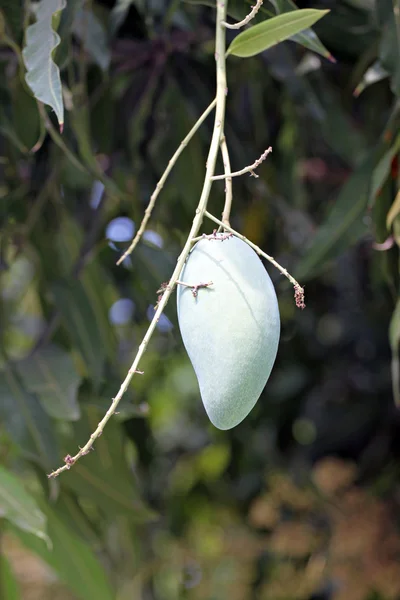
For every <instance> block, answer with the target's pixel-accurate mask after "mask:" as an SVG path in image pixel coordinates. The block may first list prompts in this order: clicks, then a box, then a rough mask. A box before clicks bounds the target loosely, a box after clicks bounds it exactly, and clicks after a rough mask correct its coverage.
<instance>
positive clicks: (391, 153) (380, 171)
mask: <svg viewBox="0 0 400 600" xmlns="http://www.w3.org/2000/svg"><path fill="white" fill-rule="evenodd" d="M399 150H400V135H398V136H397V138H396V140H395V142H394V144H393V146H391V147H390V148H389V150H388V151H387V152H385V154H384V155H383V156H382V158H381V159H380V161H379V162H378V164H377V165H376V167H375V169H374V172H373V175H372V186H371V196H370V204H371V203H372V202H373V201H374V200H375V197H376V195H377V194H378V192H379V190H380V189H381V187H382V186H383V184H384V183H385V180H386V179H387V177H388V175H389V172H390V167H391V164H392V161H393V158H394V157H395V155H396V154H397V153H398V151H399Z"/></svg>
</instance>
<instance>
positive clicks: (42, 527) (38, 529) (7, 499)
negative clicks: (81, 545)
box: [0, 466, 49, 543]
mask: <svg viewBox="0 0 400 600" xmlns="http://www.w3.org/2000/svg"><path fill="white" fill-rule="evenodd" d="M0 516H1V517H3V518H5V519H7V520H8V521H11V522H12V523H14V525H16V526H17V527H19V528H20V529H23V530H24V531H28V532H29V533H33V534H34V535H36V536H37V537H39V538H41V539H42V540H45V541H46V542H47V543H48V542H49V538H48V536H47V533H46V517H45V516H44V514H43V513H42V511H41V510H40V509H39V506H38V505H37V504H36V501H35V500H34V498H33V497H32V496H31V495H30V494H28V492H26V490H25V488H24V487H23V485H22V483H21V482H20V481H19V479H17V477H16V476H15V475H13V474H12V473H10V472H9V471H7V470H6V469H5V468H4V467H2V466H0Z"/></svg>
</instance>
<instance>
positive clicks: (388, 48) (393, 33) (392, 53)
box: [379, 14, 400, 97]
mask: <svg viewBox="0 0 400 600" xmlns="http://www.w3.org/2000/svg"><path fill="white" fill-rule="evenodd" d="M399 51H400V39H399V40H398V38H397V27H396V22H395V19H394V17H393V14H390V17H389V19H388V20H387V21H386V23H385V25H384V26H383V28H382V37H381V43H380V47H379V59H380V62H381V64H382V67H383V68H384V69H385V70H386V71H387V72H388V73H390V75H391V77H390V87H391V90H392V92H393V93H394V94H395V95H396V96H397V97H399V96H400V65H399Z"/></svg>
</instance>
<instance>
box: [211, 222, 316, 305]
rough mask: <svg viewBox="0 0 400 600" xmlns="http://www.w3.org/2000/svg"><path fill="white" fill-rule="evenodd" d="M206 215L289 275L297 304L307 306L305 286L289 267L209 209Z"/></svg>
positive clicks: (283, 273) (285, 274)
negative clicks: (288, 269)
mask: <svg viewBox="0 0 400 600" xmlns="http://www.w3.org/2000/svg"><path fill="white" fill-rule="evenodd" d="M204 215H205V216H206V217H208V218H209V219H210V220H211V221H214V223H217V225H222V226H223V227H224V229H226V230H227V231H230V232H231V233H232V234H233V235H235V236H236V237H238V238H239V239H241V240H243V242H246V244H248V245H249V246H250V247H251V248H253V250H255V251H256V252H257V254H258V255H259V256H263V257H264V258H266V259H267V260H268V261H269V262H270V263H272V264H273V265H274V267H276V268H277V269H278V271H280V272H281V273H282V275H284V276H285V277H287V278H288V279H289V281H290V283H292V284H293V286H294V298H295V301H296V306H297V307H298V308H301V309H303V308H305V307H306V305H305V304H304V288H302V287H301V285H300V284H299V282H298V281H296V279H295V278H294V277H292V276H291V275H290V273H289V272H288V271H287V269H285V268H284V267H282V266H281V265H280V264H279V263H278V262H277V261H276V260H275V259H274V258H272V256H269V254H266V253H265V252H263V250H261V248H259V246H256V244H253V242H251V241H250V240H248V239H247V238H246V237H245V236H244V235H242V234H241V233H239V232H238V231H235V229H232V227H230V226H228V225H226V224H225V223H223V222H222V221H220V220H219V219H217V218H216V217H214V215H212V214H211V213H209V212H208V211H207V210H206V212H205V213H204Z"/></svg>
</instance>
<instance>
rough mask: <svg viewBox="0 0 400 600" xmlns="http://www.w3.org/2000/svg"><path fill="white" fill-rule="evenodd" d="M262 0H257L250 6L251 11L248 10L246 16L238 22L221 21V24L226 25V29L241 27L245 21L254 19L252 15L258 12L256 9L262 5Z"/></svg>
mask: <svg viewBox="0 0 400 600" xmlns="http://www.w3.org/2000/svg"><path fill="white" fill-rule="evenodd" d="M262 3H263V0H257V2H256V4H255V6H253V7H252V10H251V12H249V14H248V15H247V17H245V18H244V19H243V21H239V23H233V24H230V23H226V21H224V22H223V23H222V25H224V27H227V28H228V29H240V28H241V27H244V26H245V25H247V23H248V22H249V21H251V20H252V19H254V17H255V16H256V14H257V13H258V11H259V10H260V8H261V6H262Z"/></svg>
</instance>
